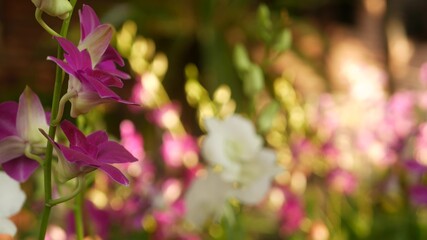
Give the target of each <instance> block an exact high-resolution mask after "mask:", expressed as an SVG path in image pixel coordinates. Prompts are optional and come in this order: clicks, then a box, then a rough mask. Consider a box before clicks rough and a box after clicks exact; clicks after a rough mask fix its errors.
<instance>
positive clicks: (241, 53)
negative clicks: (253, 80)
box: [233, 43, 251, 71]
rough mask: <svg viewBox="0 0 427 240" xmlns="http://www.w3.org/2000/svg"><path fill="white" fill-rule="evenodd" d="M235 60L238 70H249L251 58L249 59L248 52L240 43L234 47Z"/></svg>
mask: <svg viewBox="0 0 427 240" xmlns="http://www.w3.org/2000/svg"><path fill="white" fill-rule="evenodd" d="M233 60H234V64H235V65H236V67H237V69H238V71H247V70H248V69H249V68H250V66H251V60H250V59H249V56H248V52H247V51H246V48H245V47H244V46H243V45H242V44H240V43H239V44H237V45H236V46H235V47H234V51H233Z"/></svg>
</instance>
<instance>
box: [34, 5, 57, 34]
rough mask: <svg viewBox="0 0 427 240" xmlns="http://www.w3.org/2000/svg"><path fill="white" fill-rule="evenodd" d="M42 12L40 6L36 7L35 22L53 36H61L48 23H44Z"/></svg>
mask: <svg viewBox="0 0 427 240" xmlns="http://www.w3.org/2000/svg"><path fill="white" fill-rule="evenodd" d="M42 14H43V11H42V10H40V8H36V13H35V17H36V20H37V22H38V23H39V24H40V26H42V28H44V29H45V30H46V31H47V32H48V33H49V34H50V35H52V36H55V37H61V35H59V34H58V33H57V32H55V30H53V29H52V28H50V27H49V25H47V24H46V22H45V21H44V20H43V18H42Z"/></svg>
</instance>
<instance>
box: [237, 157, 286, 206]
mask: <svg viewBox="0 0 427 240" xmlns="http://www.w3.org/2000/svg"><path fill="white" fill-rule="evenodd" d="M256 158H257V160H258V161H256V163H257V164H258V165H259V166H257V167H255V168H253V170H254V171H257V173H258V174H257V173H255V175H257V176H258V177H257V178H255V179H254V181H252V182H250V183H248V184H245V186H244V187H242V188H239V189H233V192H232V194H233V196H235V197H236V198H237V199H239V200H240V201H242V202H243V203H245V204H248V205H255V204H258V203H260V202H261V201H262V200H263V198H264V197H265V196H266V195H267V192H268V190H269V189H270V186H271V182H272V181H273V178H274V176H275V175H276V174H278V173H280V172H281V171H282V169H281V168H280V167H279V166H277V165H276V163H275V160H276V155H275V153H274V151H273V150H270V149H262V150H261V151H260V152H259V153H258V155H257V156H256Z"/></svg>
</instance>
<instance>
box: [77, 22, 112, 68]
mask: <svg viewBox="0 0 427 240" xmlns="http://www.w3.org/2000/svg"><path fill="white" fill-rule="evenodd" d="M112 37H113V27H112V26H111V25H109V24H102V25H99V26H97V27H96V28H95V29H94V30H93V31H92V32H91V33H90V34H89V35H87V36H86V38H85V39H84V40H83V41H82V42H81V43H80V44H79V49H80V50H83V49H87V51H88V52H89V54H90V57H91V59H92V66H96V64H98V62H99V61H100V60H101V57H102V55H103V54H104V52H105V50H106V49H107V47H108V46H109V44H110V41H111V38H112Z"/></svg>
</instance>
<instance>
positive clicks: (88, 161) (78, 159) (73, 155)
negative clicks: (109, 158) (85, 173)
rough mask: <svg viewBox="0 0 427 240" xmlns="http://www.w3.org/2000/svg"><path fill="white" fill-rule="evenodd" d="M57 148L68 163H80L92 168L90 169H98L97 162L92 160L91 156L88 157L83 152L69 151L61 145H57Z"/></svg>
mask: <svg viewBox="0 0 427 240" xmlns="http://www.w3.org/2000/svg"><path fill="white" fill-rule="evenodd" d="M58 147H59V149H60V150H61V152H62V154H63V155H64V157H65V159H66V160H67V161H69V162H72V163H80V164H83V165H87V166H92V167H98V166H99V164H100V163H99V162H98V161H97V160H95V159H94V158H92V157H91V156H88V155H87V154H85V153H83V152H80V151H77V150H74V149H70V148H68V147H65V146H63V145H61V144H58Z"/></svg>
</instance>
